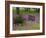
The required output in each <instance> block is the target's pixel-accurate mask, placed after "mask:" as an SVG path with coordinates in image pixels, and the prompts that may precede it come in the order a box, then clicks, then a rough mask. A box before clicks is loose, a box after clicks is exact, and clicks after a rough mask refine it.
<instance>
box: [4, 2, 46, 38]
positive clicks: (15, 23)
mask: <svg viewBox="0 0 46 38" xmlns="http://www.w3.org/2000/svg"><path fill="white" fill-rule="evenodd" d="M44 10H45V7H44V3H35V2H20V1H5V36H6V37H18V36H32V35H44V33H45V31H44V30H45V29H44V28H45V27H44V26H45V25H44V21H45V18H44V17H45V12H44Z"/></svg>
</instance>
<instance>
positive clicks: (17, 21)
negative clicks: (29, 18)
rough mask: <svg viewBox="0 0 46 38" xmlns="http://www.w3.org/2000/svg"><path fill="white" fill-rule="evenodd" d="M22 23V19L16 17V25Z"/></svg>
mask: <svg viewBox="0 0 46 38" xmlns="http://www.w3.org/2000/svg"><path fill="white" fill-rule="evenodd" d="M23 22H24V20H23V19H22V17H21V16H19V17H16V23H19V24H22V23H23Z"/></svg>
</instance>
